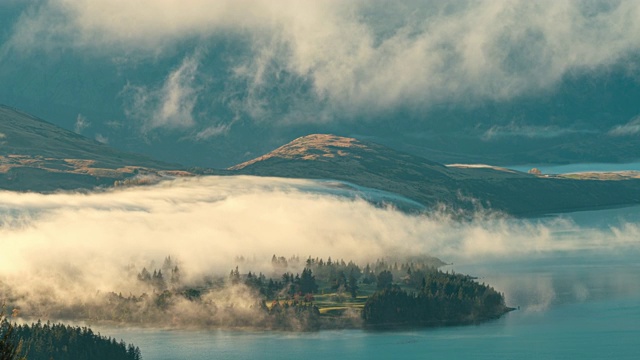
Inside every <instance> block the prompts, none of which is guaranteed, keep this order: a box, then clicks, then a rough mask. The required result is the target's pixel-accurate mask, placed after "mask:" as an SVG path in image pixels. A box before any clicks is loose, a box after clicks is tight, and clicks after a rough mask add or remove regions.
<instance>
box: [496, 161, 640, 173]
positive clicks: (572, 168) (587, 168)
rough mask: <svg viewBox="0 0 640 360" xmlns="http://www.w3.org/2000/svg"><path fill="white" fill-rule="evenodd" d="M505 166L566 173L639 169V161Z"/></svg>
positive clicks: (523, 170) (520, 169) (524, 170)
mask: <svg viewBox="0 0 640 360" xmlns="http://www.w3.org/2000/svg"><path fill="white" fill-rule="evenodd" d="M505 167H506V168H509V169H513V170H518V171H522V172H527V171H529V170H531V169H532V168H537V169H538V170H540V171H541V172H542V173H543V174H566V173H577V172H591V171H602V172H609V171H628V170H632V171H640V162H634V163H623V164H613V163H584V164H566V165H546V164H538V165H536V164H530V165H513V166H509V165H508V166H505Z"/></svg>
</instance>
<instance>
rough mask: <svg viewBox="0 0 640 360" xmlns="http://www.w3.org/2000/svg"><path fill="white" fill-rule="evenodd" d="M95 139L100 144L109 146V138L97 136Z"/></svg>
mask: <svg viewBox="0 0 640 360" xmlns="http://www.w3.org/2000/svg"><path fill="white" fill-rule="evenodd" d="M95 139H96V141H97V142H99V143H103V144H108V143H109V138H108V137H106V136H104V135H102V134H96V137H95Z"/></svg>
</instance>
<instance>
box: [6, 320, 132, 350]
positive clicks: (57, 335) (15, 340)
mask: <svg viewBox="0 0 640 360" xmlns="http://www.w3.org/2000/svg"><path fill="white" fill-rule="evenodd" d="M22 359H29V360H50V359H56V360H75V359H95V360H140V359H142V355H141V353H140V349H139V348H138V347H136V346H134V345H132V344H126V343H125V342H124V341H122V340H121V341H119V342H118V341H116V339H112V338H107V337H104V336H101V335H100V334H95V333H94V332H93V331H92V330H91V329H89V328H87V327H72V326H68V325H63V324H51V323H49V322H47V323H44V324H43V323H42V322H40V321H38V322H37V323H34V324H31V325H26V324H25V325H17V324H11V323H10V322H9V321H8V320H6V318H4V316H3V317H2V321H1V323H0V360H22Z"/></svg>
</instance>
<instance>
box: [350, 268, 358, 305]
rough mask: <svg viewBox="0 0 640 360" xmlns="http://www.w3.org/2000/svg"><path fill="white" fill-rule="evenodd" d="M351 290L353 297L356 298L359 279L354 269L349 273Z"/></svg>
mask: <svg viewBox="0 0 640 360" xmlns="http://www.w3.org/2000/svg"><path fill="white" fill-rule="evenodd" d="M349 292H350V293H351V297H352V298H354V299H355V298H356V296H357V295H358V279H357V278H356V276H355V274H354V270H353V269H351V272H350V273H349Z"/></svg>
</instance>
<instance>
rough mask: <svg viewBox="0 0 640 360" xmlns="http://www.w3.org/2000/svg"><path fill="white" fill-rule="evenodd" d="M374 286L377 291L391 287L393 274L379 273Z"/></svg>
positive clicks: (389, 272)
mask: <svg viewBox="0 0 640 360" xmlns="http://www.w3.org/2000/svg"><path fill="white" fill-rule="evenodd" d="M376 284H377V288H378V290H382V289H386V288H389V287H391V284H393V274H391V271H388V270H384V271H381V272H380V274H378V276H377V278H376Z"/></svg>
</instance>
